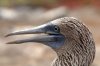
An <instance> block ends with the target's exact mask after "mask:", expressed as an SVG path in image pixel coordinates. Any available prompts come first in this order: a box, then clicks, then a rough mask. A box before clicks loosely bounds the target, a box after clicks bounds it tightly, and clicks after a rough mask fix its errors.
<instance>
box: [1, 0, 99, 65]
mask: <svg viewBox="0 0 100 66" xmlns="http://www.w3.org/2000/svg"><path fill="white" fill-rule="evenodd" d="M64 16H67V17H68V16H71V17H76V18H78V19H79V20H81V21H82V22H84V23H85V24H86V25H87V26H88V28H89V29H90V30H91V32H92V33H93V36H94V40H95V43H96V57H95V60H94V63H93V66H100V1H99V0H0V66H50V64H51V63H52V61H53V60H54V59H55V57H56V53H55V52H54V51H53V50H52V49H51V48H50V47H47V46H44V45H42V44H39V43H24V44H20V45H7V44H5V43H6V42H7V41H10V40H12V38H13V40H16V39H22V38H26V37H29V36H33V35H25V36H14V37H9V38H5V37H4V36H5V35H6V34H8V33H10V32H13V31H17V30H22V29H28V28H33V27H34V26H37V25H40V24H43V23H46V22H49V21H51V20H54V19H57V18H60V17H64Z"/></svg>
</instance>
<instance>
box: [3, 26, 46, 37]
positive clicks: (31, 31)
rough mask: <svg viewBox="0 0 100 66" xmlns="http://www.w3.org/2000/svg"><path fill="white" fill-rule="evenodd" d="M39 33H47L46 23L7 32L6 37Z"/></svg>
mask: <svg viewBox="0 0 100 66" xmlns="http://www.w3.org/2000/svg"><path fill="white" fill-rule="evenodd" d="M37 33H46V29H45V25H41V26H38V27H35V28H32V29H29V30H22V31H18V32H13V33H10V34H7V35H6V36H5V37H9V36H13V35H23V34H37Z"/></svg>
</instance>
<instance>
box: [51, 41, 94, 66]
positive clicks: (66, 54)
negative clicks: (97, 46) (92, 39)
mask: <svg viewBox="0 0 100 66" xmlns="http://www.w3.org/2000/svg"><path fill="white" fill-rule="evenodd" d="M66 43H67V42H66ZM73 43H74V44H73ZM68 44H70V47H68V46H67V45H68ZM80 45H82V44H79V43H77V41H69V42H68V43H67V44H65V46H64V47H62V48H60V50H59V49H58V50H55V51H56V53H57V55H58V57H57V59H56V60H55V62H54V63H53V66H90V64H91V63H92V61H93V57H92V56H91V53H92V52H93V51H90V50H88V49H87V48H86V49H85V48H84V46H83V47H81V46H80ZM83 48H84V49H83ZM87 51H88V52H87Z"/></svg>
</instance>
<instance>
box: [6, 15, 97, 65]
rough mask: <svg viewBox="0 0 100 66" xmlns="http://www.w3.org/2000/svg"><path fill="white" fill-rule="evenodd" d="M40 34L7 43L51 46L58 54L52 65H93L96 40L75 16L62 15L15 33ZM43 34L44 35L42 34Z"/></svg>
mask: <svg viewBox="0 0 100 66" xmlns="http://www.w3.org/2000/svg"><path fill="white" fill-rule="evenodd" d="M24 34H38V36H32V37H31V38H27V39H22V40H15V41H10V42H8V43H7V44H22V43H26V42H38V43H42V44H44V45H47V46H49V47H51V48H52V49H53V50H54V51H55V52H56V54H57V58H56V60H55V61H54V62H53V64H52V66H91V65H92V63H93V61H94V58H95V51H96V50H95V42H94V39H93V35H92V33H91V32H90V30H89V29H88V28H87V26H86V25H85V24H84V23H82V22H81V21H80V20H78V19H77V18H75V17H62V18H58V19H55V20H53V21H50V22H48V23H46V24H43V25H40V26H37V27H34V28H32V29H28V30H22V31H17V32H12V33H9V34H7V35H6V37H9V36H13V35H24ZM42 34H43V35H42Z"/></svg>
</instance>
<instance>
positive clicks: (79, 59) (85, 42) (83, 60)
mask: <svg viewBox="0 0 100 66" xmlns="http://www.w3.org/2000/svg"><path fill="white" fill-rule="evenodd" d="M58 21H59V22H57V23H54V24H55V25H58V26H59V27H60V32H61V33H62V34H63V35H64V36H65V38H66V39H65V42H64V45H63V46H62V47H61V48H59V49H55V51H56V52H57V55H58V58H57V60H56V61H55V63H54V64H53V66H90V65H91V64H92V62H93V60H94V57H95V43H94V40H93V37H92V34H91V32H90V31H89V30H88V28H87V27H86V26H85V25H83V24H82V23H81V22H79V21H78V20H77V19H75V18H73V17H65V18H61V19H59V20H58Z"/></svg>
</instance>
